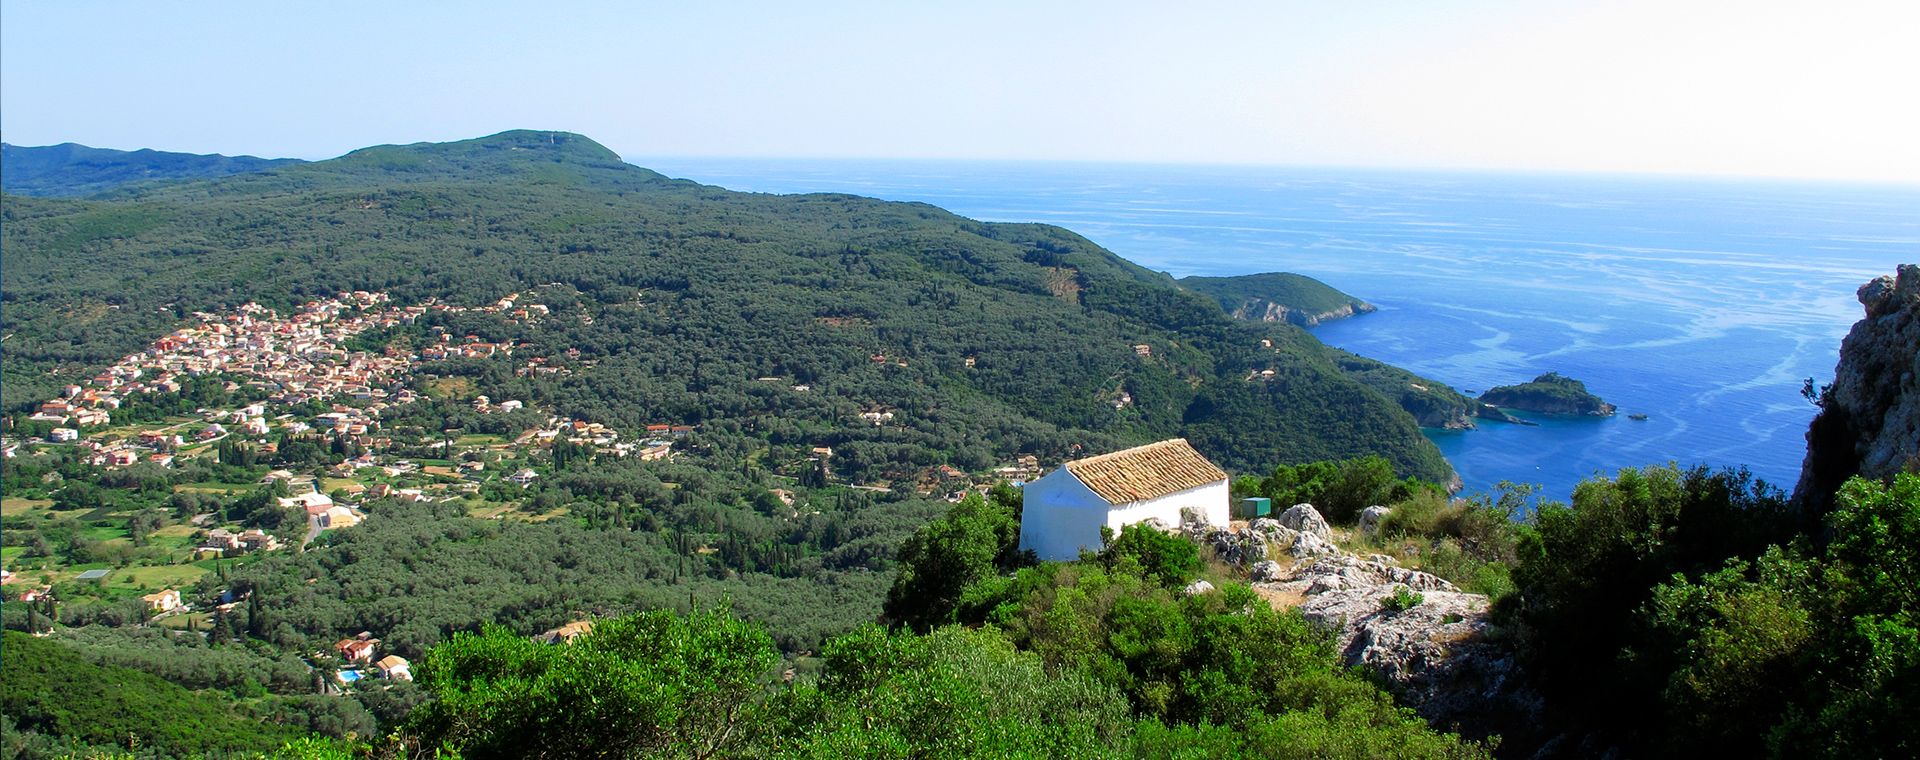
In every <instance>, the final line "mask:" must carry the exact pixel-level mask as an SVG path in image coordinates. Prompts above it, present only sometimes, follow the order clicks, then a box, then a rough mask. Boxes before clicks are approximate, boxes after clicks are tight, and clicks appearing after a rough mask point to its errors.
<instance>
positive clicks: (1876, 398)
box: [1794, 264, 1920, 506]
mask: <svg viewBox="0 0 1920 760" xmlns="http://www.w3.org/2000/svg"><path fill="white" fill-rule="evenodd" d="M1858 295H1859V299H1860V305H1861V306H1863V307H1865V310H1866V316H1865V318H1863V319H1861V320H1860V321H1859V322H1856V323H1854V325H1853V330H1852V331H1851V332H1849V333H1847V338H1846V340H1845V341H1843V342H1842V343H1841V344H1840V361H1839V364H1838V365H1836V366H1835V367H1834V371H1833V374H1834V378H1833V384H1832V385H1831V386H1829V387H1828V388H1827V391H1826V393H1825V394H1824V396H1823V403H1822V407H1821V411H1820V415H1819V416H1818V417H1816V418H1815V419H1814V421H1813V424H1812V426H1810V427H1809V429H1808V430H1807V457H1806V461H1805V463H1804V464H1803V465H1802V467H1801V473H1800V484H1799V486H1798V487H1797V488H1795V489H1794V496H1795V498H1797V499H1799V500H1801V501H1812V502H1813V503H1814V504H1815V505H1816V506H1819V505H1823V504H1825V503H1826V502H1827V501H1828V500H1829V499H1831V498H1832V494H1833V492H1834V491H1835V490H1836V489H1838V488H1839V486H1840V484H1841V483H1842V482H1844V481H1845V480H1846V479H1847V478H1849V477H1851V476H1853V475H1855V474H1859V475H1865V476H1867V477H1870V478H1884V477H1887V476H1889V475H1892V474H1893V473H1896V472H1899V471H1901V470H1903V469H1906V468H1909V467H1920V265H1914V264H1902V265H1900V267H1899V271H1898V274H1896V275H1893V276H1886V277H1880V278H1878V279H1875V280H1874V281H1872V282H1869V283H1867V284H1866V285H1863V286H1861V288H1860V291H1859V294H1858Z"/></svg>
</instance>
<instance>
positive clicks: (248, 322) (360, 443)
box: [0, 289, 1041, 626]
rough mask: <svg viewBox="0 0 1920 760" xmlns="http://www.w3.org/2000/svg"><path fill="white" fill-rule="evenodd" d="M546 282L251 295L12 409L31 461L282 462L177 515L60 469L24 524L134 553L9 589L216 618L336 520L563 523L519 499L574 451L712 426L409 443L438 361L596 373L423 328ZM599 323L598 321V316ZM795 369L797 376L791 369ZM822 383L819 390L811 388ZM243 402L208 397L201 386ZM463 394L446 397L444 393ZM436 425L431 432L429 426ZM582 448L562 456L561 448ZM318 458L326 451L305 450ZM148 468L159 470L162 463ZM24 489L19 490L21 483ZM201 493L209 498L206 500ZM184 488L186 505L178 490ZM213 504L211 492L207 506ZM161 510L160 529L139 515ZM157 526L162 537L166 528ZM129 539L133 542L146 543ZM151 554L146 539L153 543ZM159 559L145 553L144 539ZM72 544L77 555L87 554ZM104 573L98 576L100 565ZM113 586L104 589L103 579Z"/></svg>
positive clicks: (816, 470)
mask: <svg viewBox="0 0 1920 760" xmlns="http://www.w3.org/2000/svg"><path fill="white" fill-rule="evenodd" d="M537 291H538V289H535V292H531V293H525V294H523V293H512V294H509V295H507V296H506V297H503V298H500V299H498V300H496V301H494V302H492V303H489V304H485V305H480V306H457V305H452V304H447V303H442V302H438V301H432V300H430V301H428V302H426V303H423V304H419V305H411V306H400V305H396V304H394V303H393V301H392V299H391V297H390V296H389V295H388V294H386V293H381V292H367V291H354V292H350V293H338V294H335V295H333V296H331V297H327V298H321V299H315V300H311V301H308V302H306V303H304V304H302V305H301V306H299V307H298V308H296V309H294V310H292V312H291V313H289V314H286V315H282V314H281V313H280V312H278V311H276V310H274V309H270V308H267V307H263V306H261V305H259V304H255V303H247V304H244V305H242V306H240V307H238V308H236V309H233V310H232V311H231V312H228V313H220V314H213V313H205V312H196V313H194V314H193V315H192V316H193V321H192V323H191V324H189V325H187V326H184V327H181V328H179V329H176V330H174V331H172V332H170V333H168V334H166V335H164V336H162V337H161V338H159V339H157V340H155V341H154V342H153V343H152V344H151V345H149V346H147V347H146V348H145V349H144V350H142V351H140V352H137V353H134V354H131V355H128V356H126V357H124V358H122V359H120V360H119V361H117V362H115V363H114V364H112V365H111V366H109V367H108V368H106V369H105V370H102V371H100V372H98V373H97V374H95V375H93V376H92V377H89V378H86V379H84V380H82V381H80V382H76V383H73V384H70V385H67V386H66V387H65V388H63V389H62V392H61V394H60V396H59V397H58V398H54V399H49V400H46V401H44V402H42V403H40V404H38V405H37V407H35V408H34V410H33V411H32V413H31V414H28V415H24V416H23V417H21V418H14V419H10V420H9V427H8V428H7V431H6V435H5V436H4V438H3V439H0V446H4V452H5V456H6V457H7V458H8V459H14V458H16V457H21V456H24V455H32V454H36V453H45V452H67V453H72V454H78V455H79V456H78V458H77V459H78V461H81V462H84V463H85V464H86V465H87V466H89V467H92V468H94V469H95V471H96V472H97V473H99V474H98V475H97V476H89V479H94V478H101V479H109V480H113V479H117V480H126V479H138V478H143V477H150V476H151V474H152V473H155V472H160V473H166V472H181V471H182V470H183V468H185V467H187V466H188V464H189V463H196V466H208V467H222V468H227V470H229V471H232V468H234V467H242V468H247V469H245V471H247V472H253V473H259V472H261V471H265V474H264V475H257V474H256V475H250V476H248V477H247V479H246V480H242V481H233V480H224V481H220V482H196V483H186V484H177V485H174V486H172V490H173V492H174V493H175V495H176V497H179V496H182V495H184V496H187V497H193V498H190V499H189V500H188V501H187V502H185V503H186V504H187V505H189V506H187V507H180V506H176V510H177V511H179V510H182V509H184V511H181V512H180V514H178V515H177V516H176V518H175V519H176V520H177V523H175V524H164V523H166V522H167V521H166V520H165V519H163V518H148V517H142V514H144V513H141V512H139V511H138V510H131V509H120V508H116V507H115V506H114V505H113V504H112V503H109V502H111V501H112V500H111V499H108V500H106V501H102V502H100V503H98V504H85V505H76V504H62V503H59V501H60V499H59V497H60V495H61V494H62V493H64V492H67V491H71V490H73V489H62V488H60V487H59V485H60V484H59V482H58V480H57V479H58V478H60V477H61V476H60V475H59V474H58V473H49V474H48V475H47V478H46V479H45V483H44V484H43V487H42V488H41V489H39V490H40V491H41V492H42V495H44V496H46V497H48V498H42V499H35V498H28V497H19V496H14V497H13V498H9V499H7V509H6V515H7V517H8V518H9V520H10V525H9V527H10V528H11V529H22V530H27V529H32V528H33V526H35V525H41V524H47V523H46V521H49V520H55V519H58V518H64V517H69V516H73V515H79V516H80V517H81V518H82V519H84V520H87V521H89V522H88V524H89V525H91V526H92V527H90V528H88V529H87V530H88V533H87V535H88V536H89V537H90V539H89V540H93V541H100V542H104V545H106V546H109V547H112V546H118V547H120V548H121V550H123V551H122V554H121V555H120V556H121V557H122V559H119V560H106V559H105V558H101V561H91V562H83V561H65V562H62V561H58V559H57V558H56V557H55V556H54V555H55V554H57V553H59V552H56V551H53V550H48V551H35V552H33V554H34V555H37V556H32V557H30V556H28V554H27V553H26V552H25V551H24V550H23V549H22V548H20V547H13V548H12V549H10V550H9V551H8V553H7V554H6V565H7V574H6V576H5V577H4V581H5V584H6V586H7V588H8V592H7V596H8V597H10V598H13V599H19V600H25V601H38V600H46V599H50V598H51V597H52V596H53V590H54V589H55V588H56V586H58V585H59V584H62V583H69V582H74V581H88V582H92V583H95V584H98V585H99V589H100V592H103V593H107V595H108V596H110V597H111V596H115V595H118V594H122V593H124V592H123V590H122V587H121V586H108V585H107V584H108V583H117V584H122V585H125V584H132V588H131V589H126V590H125V591H126V592H130V591H133V590H138V591H149V590H151V592H152V593H149V594H147V595H146V596H143V597H141V599H142V600H144V602H145V603H146V609H147V612H148V613H150V614H152V615H155V616H157V618H156V619H157V620H158V621H160V622H162V623H163V624H169V623H168V621H171V623H170V624H173V625H178V626H193V625H204V624H207V622H208V621H209V620H210V619H211V617H212V616H213V615H215V614H217V613H218V610H211V611H200V612H196V611H194V610H193V609H192V606H191V604H189V603H187V602H185V601H183V600H182V598H181V595H180V589H182V588H185V587H186V586H187V585H188V582H189V581H192V580H195V579H197V578H200V577H202V576H204V575H206V574H208V573H210V572H214V571H216V570H218V569H220V568H221V567H222V566H223V563H225V564H231V563H236V562H238V563H244V562H249V561H252V560H255V559H258V558H259V557H260V556H261V555H264V554H267V553H272V552H279V551H300V550H303V549H304V548H305V547H306V546H307V545H308V544H309V543H311V542H313V541H314V540H316V539H317V538H319V537H320V536H321V535H323V534H324V533H325V532H327V531H334V530H347V529H352V528H353V527H354V526H356V525H358V524H359V523H360V522H361V521H362V520H364V519H366V517H367V516H368V514H369V509H370V508H372V506H371V505H372V504H373V503H375V502H379V501H382V500H399V501H412V502H457V503H460V504H463V505H465V506H467V507H468V509H469V513H470V514H472V515H474V516H476V517H483V518H489V519H496V520H498V519H531V520H540V519H548V518H550V517H552V516H554V514H564V510H562V511H560V512H558V513H552V514H547V515H532V514H528V513H525V512H522V511H519V510H517V509H516V508H515V506H516V503H517V500H518V496H517V495H518V494H520V493H523V492H527V491H528V490H529V489H533V488H534V487H535V486H536V485H538V484H539V483H540V482H541V481H542V479H543V478H545V477H547V474H548V472H549V471H550V470H551V468H552V466H553V464H554V463H555V461H556V457H558V456H571V457H578V456H589V457H591V456H612V457H622V458H625V457H631V458H633V459H636V460H638V461H642V462H666V461H669V460H672V459H673V458H674V457H675V456H676V454H677V453H678V452H679V451H680V448H681V447H682V446H684V445H685V443H686V439H687V438H688V437H689V436H690V435H692V434H693V433H695V432H696V431H697V427H696V426H694V425H687V424H670V423H664V422H661V423H649V424H646V425H644V426H642V427H641V428H640V429H637V430H633V431H621V430H618V429H615V428H613V427H611V426H608V425H606V424H604V423H601V422H597V421H591V420H585V419H577V418H573V417H568V416H565V415H559V414H554V413H552V412H551V411H550V410H542V409H538V408H530V406H529V400H523V399H500V398H492V397H490V396H488V395H486V394H480V393H470V394H462V395H460V396H458V398H459V399H460V402H461V403H462V404H464V407H465V408H466V409H468V410H470V411H471V412H472V413H473V414H477V415H486V416H488V417H489V418H492V417H493V416H495V415H498V416H499V418H500V419H501V420H503V421H505V422H506V424H510V425H514V426H516V427H515V429H517V430H518V432H517V433H510V434H487V433H471V434H468V433H462V434H460V435H449V436H446V437H443V438H440V439H437V440H426V441H421V440H406V441H401V440H396V437H395V434H394V433H393V431H391V430H390V429H389V428H390V427H391V420H393V419H394V418H396V417H398V416H401V415H404V414H405V413H406V410H407V409H408V408H409V407H411V406H413V405H416V404H419V403H421V402H422V401H423V400H425V399H427V398H428V397H430V396H433V395H434V393H435V388H436V384H437V383H439V382H441V381H436V380H434V379H432V375H431V374H429V375H426V376H423V375H422V371H423V369H429V368H430V367H431V365H434V363H436V362H447V361H457V360H481V361H498V360H500V359H508V360H510V361H511V363H512V365H513V367H514V373H515V374H517V375H522V376H527V375H548V376H552V375H562V374H567V373H572V372H574V371H575V368H590V367H591V366H592V362H591V361H590V360H588V361H581V360H580V352H579V351H577V350H566V351H563V352H561V353H560V354H557V355H555V356H553V357H548V356H537V355H536V356H528V357H527V358H525V359H524V360H522V359H518V358H515V353H516V351H518V352H521V354H522V355H523V356H525V355H526V354H528V353H538V352H530V351H528V349H529V348H531V346H528V345H526V344H516V343H513V342H494V341H488V340H483V339H481V338H480V337H479V336H477V335H471V334H468V335H456V334H454V332H453V331H449V330H447V329H446V328H445V327H443V326H441V325H438V324H436V325H433V326H432V327H428V328H425V329H419V325H420V324H421V323H422V322H423V321H434V320H427V319H425V318H426V317H428V316H429V315H436V314H437V315H441V316H446V315H455V314H462V313H472V314H473V315H477V316H484V317H486V318H491V319H498V320H502V321H504V322H505V323H507V324H514V323H521V324H532V323H535V322H538V321H540V320H543V319H547V318H549V317H550V316H551V315H552V310H551V309H550V308H549V307H548V306H546V305H544V304H541V303H538V302H537V301H538V297H537ZM583 318H584V317H583ZM399 330H411V331H412V333H415V334H417V335H419V336H422V337H424V340H421V341H418V342H417V344H412V345H410V344H409V342H407V341H400V340H387V341H384V342H383V343H382V342H376V341H367V340H364V338H365V337H366V336H369V335H381V334H390V333H392V332H394V331H399ZM773 379H777V378H773ZM794 390H795V392H806V391H807V390H809V388H808V386H807V385H804V384H801V385H796V386H795V387H794ZM198 398H217V399H222V400H224V403H215V404H211V405H207V406H197V405H194V404H193V403H192V399H198ZM443 403H445V399H443ZM850 422H851V423H852V424H858V425H872V426H875V427H885V426H890V425H897V424H900V422H899V421H897V419H896V412H895V410H894V409H892V408H889V407H885V406H868V407H865V408H863V409H862V410H861V411H859V412H858V414H857V420H854V421H850ZM414 437H415V438H417V437H418V436H414ZM563 444H564V448H565V451H564V452H561V451H559V450H558V449H556V446H561V445H563ZM283 446H289V447H292V446H307V447H319V448H322V449H330V450H331V451H332V453H333V456H332V457H330V459H329V461H331V462H332V463H331V464H325V465H324V466H322V465H309V466H301V465H297V464H291V465H274V466H267V465H265V463H269V462H280V461H285V460H287V459H289V458H290V456H291V455H292V454H294V453H295V452H290V451H282V450H281V447H283ZM834 456H835V454H834V450H833V448H832V447H830V446H816V447H813V448H812V449H811V451H809V452H805V453H804V460H803V461H800V462H797V463H788V464H786V465H783V466H784V467H785V468H787V469H788V471H789V472H794V471H797V472H799V473H800V474H799V476H797V477H792V476H788V477H787V479H788V480H792V481H796V485H795V487H794V488H776V489H773V490H772V494H773V496H774V497H775V498H777V499H778V500H779V502H780V503H781V504H782V505H783V506H784V507H787V508H789V513H788V515H787V516H788V517H790V518H793V519H798V518H800V517H803V516H805V515H809V514H811V515H818V514H819V512H818V511H817V510H810V509H808V508H807V507H806V506H805V505H804V504H801V503H800V501H801V499H802V497H801V495H800V491H798V490H796V489H802V488H804V487H807V486H813V487H819V486H824V485H827V484H828V481H829V478H830V476H829V475H828V473H829V472H830V465H831V464H833V458H834ZM301 461H314V460H312V459H304V460H301ZM141 473H148V474H147V475H142V474H141ZM1040 473H1041V463H1040V460H1039V459H1038V458H1037V457H1035V456H1033V455H1022V456H1019V457H1016V458H1014V459H1013V460H1012V461H1008V462H1004V463H1002V464H1001V465H999V466H996V467H994V468H992V469H990V470H988V471H986V472H980V473H970V472H967V471H964V470H962V469H960V468H956V467H953V466H951V465H946V464H937V465H931V466H926V467H924V468H921V469H920V470H919V471H918V474H917V475H915V476H914V477H912V478H911V479H909V480H905V481H903V482H893V481H886V480H879V481H874V482H867V483H858V482H855V483H846V484H845V485H847V486H849V487H851V488H852V489H853V490H857V491H870V492H880V493H885V492H895V491H900V490H906V491H908V492H911V493H915V494H918V495H920V496H926V497H935V498H944V499H945V500H947V501H949V502H954V501H959V500H960V499H961V498H962V497H963V496H964V495H965V494H967V493H969V492H973V491H983V490H985V489H986V488H987V487H988V485H989V484H991V483H997V482H1014V483H1020V482H1025V481H1029V480H1032V479H1034V478H1036V477H1038V476H1039V474H1040ZM251 495H264V498H266V499H268V501H267V502H263V506H267V505H270V506H271V507H274V508H277V509H278V510H280V511H281V512H284V513H285V514H288V515H292V516H293V517H290V518H287V519H288V520H289V521H288V522H279V523H275V522H272V521H263V519H264V518H263V517H262V516H261V514H260V513H258V512H254V513H251V514H248V515H243V514H240V513H239V512H237V511H236V508H235V507H234V506H232V505H233V502H228V503H227V506H225V507H221V506H218V503H217V502H215V501H209V500H213V499H218V500H223V501H224V500H228V499H234V498H235V497H240V501H243V502H244V501H246V500H247V499H248V498H252V497H251ZM10 496H13V495H11V494H10ZM194 499H199V500H198V501H195V500H194ZM176 501H177V499H176ZM196 505H197V506H196ZM142 520H146V521H148V522H154V523H161V525H160V527H158V528H151V527H147V528H145V529H144V533H143V526H141V525H137V524H136V523H140V522H141V521H142ZM146 533H150V534H151V535H146ZM129 542H130V543H131V545H132V547H133V549H128V546H129ZM136 550H137V551H136ZM128 551H133V552H134V553H139V554H140V555H141V556H142V557H144V559H139V560H137V561H132V560H129V559H127V558H126V557H127V556H129V555H128V554H127V553H126V552H128ZM67 553H68V554H69V555H70V558H72V557H71V554H72V553H71V552H67ZM89 573H91V574H92V575H91V576H90V577H89V575H88V574H89ZM85 593H94V592H85Z"/></svg>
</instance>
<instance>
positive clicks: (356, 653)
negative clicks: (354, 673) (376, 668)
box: [333, 638, 380, 662]
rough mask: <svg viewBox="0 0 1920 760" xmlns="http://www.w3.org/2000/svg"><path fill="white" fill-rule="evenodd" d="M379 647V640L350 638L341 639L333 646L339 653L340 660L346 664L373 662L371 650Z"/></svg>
mask: <svg viewBox="0 0 1920 760" xmlns="http://www.w3.org/2000/svg"><path fill="white" fill-rule="evenodd" d="M379 645H380V640H379V639H374V638H351V639H341V640H340V643H338V644H335V645H333V646H334V648H335V649H337V650H339V651H340V659H342V660H346V661H347V662H371V661H372V660H373V650H374V648H375V647H377V646H379Z"/></svg>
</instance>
